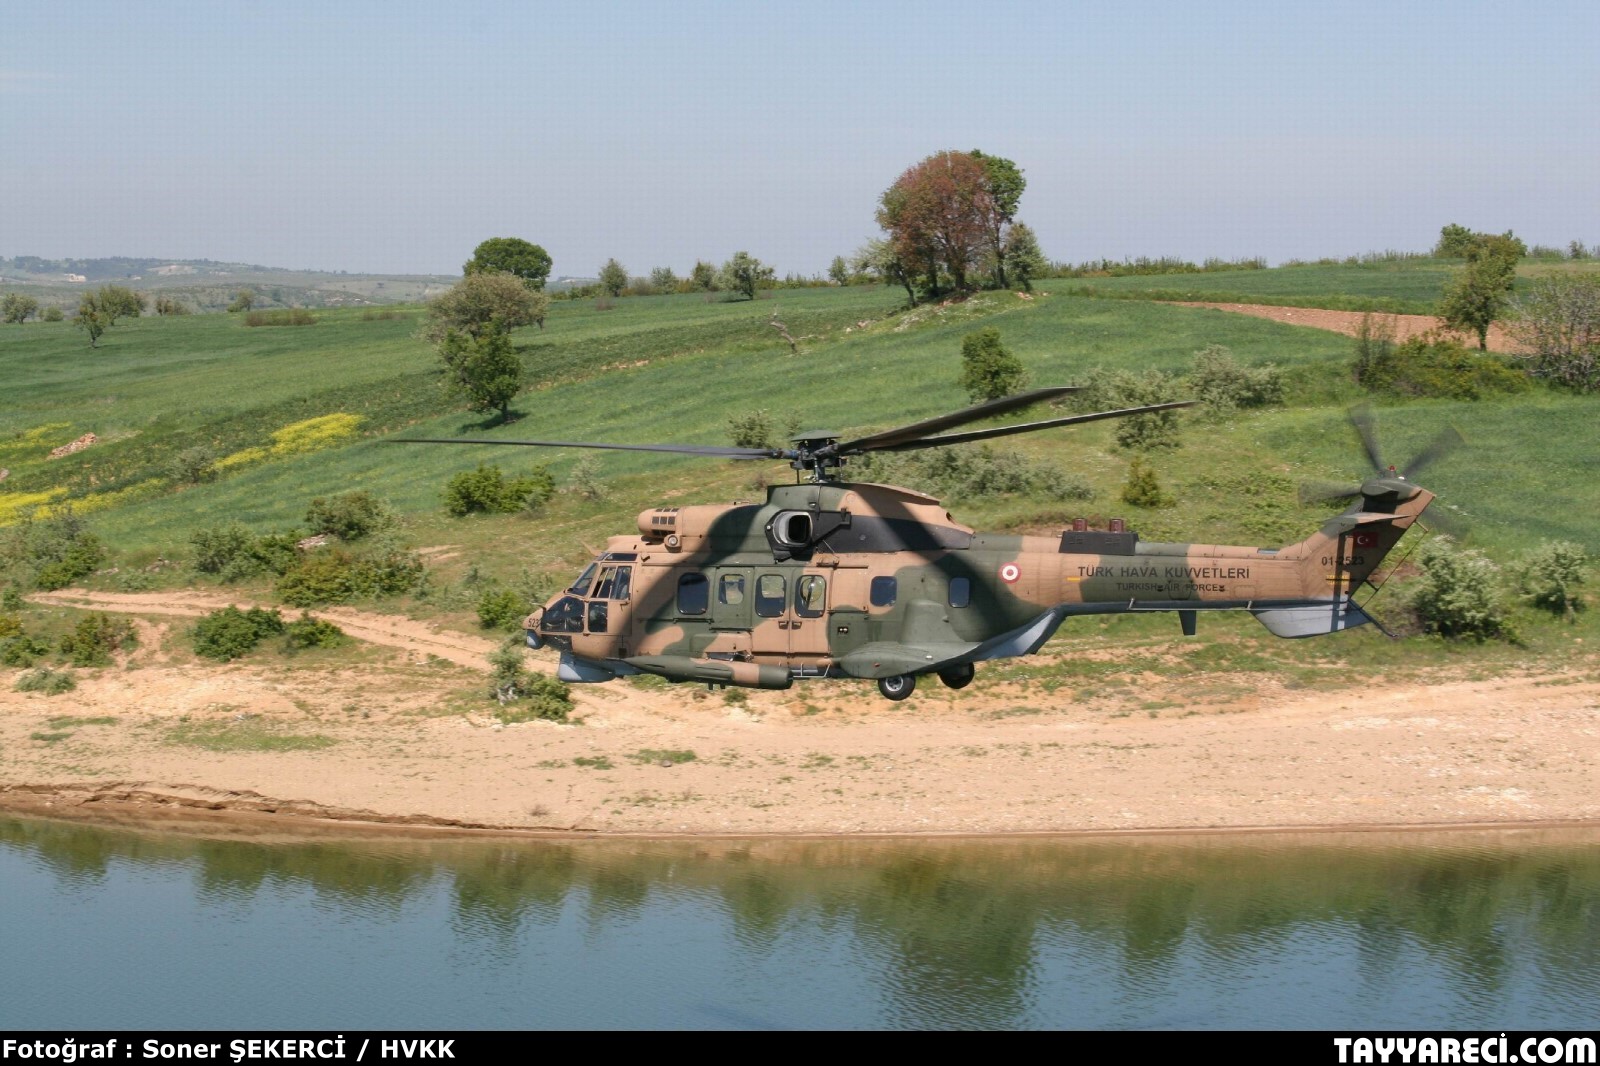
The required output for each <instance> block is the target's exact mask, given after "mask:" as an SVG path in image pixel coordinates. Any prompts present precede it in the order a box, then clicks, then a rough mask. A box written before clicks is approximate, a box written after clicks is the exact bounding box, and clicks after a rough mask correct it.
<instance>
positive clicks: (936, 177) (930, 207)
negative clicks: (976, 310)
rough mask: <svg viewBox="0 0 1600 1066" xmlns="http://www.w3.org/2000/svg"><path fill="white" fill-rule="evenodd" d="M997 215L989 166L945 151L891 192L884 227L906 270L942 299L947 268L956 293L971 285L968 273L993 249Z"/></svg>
mask: <svg viewBox="0 0 1600 1066" xmlns="http://www.w3.org/2000/svg"><path fill="white" fill-rule="evenodd" d="M997 211H998V208H997V206H996V204H995V201H994V197H993V196H992V195H991V194H990V192H989V175H988V171H987V170H986V169H985V167H984V164H983V162H982V161H981V160H979V159H976V158H974V157H973V156H972V155H971V154H969V153H967V152H939V153H937V154H935V155H931V156H929V157H928V158H927V159H924V160H923V161H922V162H920V163H918V164H917V165H915V166H913V167H911V168H910V169H909V170H907V171H906V172H905V173H904V174H902V175H900V177H899V179H898V180H897V181H896V182H895V183H894V184H893V185H891V186H890V187H889V188H888V189H887V190H885V192H884V194H883V196H882V197H881V199H880V201H879V207H878V225H879V226H881V227H883V229H884V230H885V231H886V232H887V233H888V234H889V242H890V243H891V244H893V245H894V248H895V252H896V254H897V255H898V256H899V258H900V261H901V262H902V263H903V264H904V265H905V267H906V269H907V270H908V271H910V272H911V273H913V274H917V275H921V276H923V277H925V278H926V279H927V289H928V292H929V294H930V295H934V296H937V295H938V294H939V272H940V270H941V269H943V270H945V271H948V273H949V275H950V279H951V281H952V283H953V284H954V286H955V288H956V289H958V290H960V289H965V288H966V287H967V271H968V270H969V269H971V268H972V267H973V266H974V265H975V264H976V263H977V261H978V256H979V254H980V252H981V251H982V250H983V249H984V248H986V247H987V246H988V240H989V234H990V233H991V232H992V231H993V230H994V228H995V226H996V225H997V223H996V221H995V215H996V212H997Z"/></svg>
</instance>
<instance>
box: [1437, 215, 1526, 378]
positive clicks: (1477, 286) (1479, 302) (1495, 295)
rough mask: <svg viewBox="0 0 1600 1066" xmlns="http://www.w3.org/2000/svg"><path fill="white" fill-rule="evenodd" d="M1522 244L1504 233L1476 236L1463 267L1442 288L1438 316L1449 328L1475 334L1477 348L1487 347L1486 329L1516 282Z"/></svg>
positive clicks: (1492, 321)
mask: <svg viewBox="0 0 1600 1066" xmlns="http://www.w3.org/2000/svg"><path fill="white" fill-rule="evenodd" d="M1522 247H1523V246H1522V242H1521V241H1519V240H1517V239H1516V238H1515V237H1513V236H1511V234H1509V233H1507V234H1504V235H1503V236H1499V237H1484V236H1479V237H1478V238H1477V239H1476V240H1475V241H1474V242H1473V243H1472V245H1471V246H1470V247H1468V249H1467V265H1466V266H1465V267H1463V268H1462V269H1461V270H1459V271H1457V272H1456V274H1455V276H1454V278H1453V279H1452V280H1451V282H1450V283H1449V284H1448V285H1446V286H1445V290H1444V298H1443V299H1442V300H1441V301H1440V304H1439V311H1440V315H1439V317H1440V318H1441V319H1442V320H1443V321H1444V324H1445V325H1447V326H1449V327H1450V328H1451V329H1459V330H1471V331H1472V332H1474V333H1476V334H1477V335H1478V349H1479V350H1480V351H1487V350H1488V348H1489V327H1490V326H1491V325H1492V324H1493V323H1494V320H1495V318H1496V316H1498V315H1499V314H1500V312H1501V311H1502V310H1503V309H1504V308H1505V306H1506V302H1507V300H1508V299H1509V298H1510V296H1511V286H1512V284H1513V283H1514V282H1515V281H1516V270H1517V259H1518V258H1520V257H1521V255H1522V254H1523V252H1522V251H1519V249H1521V248H1522Z"/></svg>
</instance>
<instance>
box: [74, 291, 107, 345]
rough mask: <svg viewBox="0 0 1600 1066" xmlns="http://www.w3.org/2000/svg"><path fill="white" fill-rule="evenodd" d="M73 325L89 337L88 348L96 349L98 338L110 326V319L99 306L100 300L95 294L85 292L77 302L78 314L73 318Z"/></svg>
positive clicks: (98, 343)
mask: <svg viewBox="0 0 1600 1066" xmlns="http://www.w3.org/2000/svg"><path fill="white" fill-rule="evenodd" d="M72 321H73V324H75V325H76V326H77V327H78V328H79V329H81V330H83V331H84V332H85V333H87V334H88V335H89V347H91V348H98V347H99V346H100V337H101V335H102V334H104V333H105V331H106V327H108V326H109V325H111V321H110V317H109V316H108V315H107V314H106V311H105V308H103V307H101V306H100V298H99V296H97V295H96V294H95V293H92V292H86V293H84V294H83V298H82V299H80V300H79V301H78V313H77V314H76V315H74V316H73V319H72Z"/></svg>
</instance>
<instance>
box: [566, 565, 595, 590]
mask: <svg viewBox="0 0 1600 1066" xmlns="http://www.w3.org/2000/svg"><path fill="white" fill-rule="evenodd" d="M598 569H600V564H599V563H590V564H589V565H588V566H586V567H584V570H583V573H581V574H579V575H578V580H576V581H574V582H573V583H572V587H571V588H569V589H567V591H568V592H570V593H572V594H573V595H574V596H587V595H589V585H590V583H591V582H593V581H594V572H595V571H596V570H598Z"/></svg>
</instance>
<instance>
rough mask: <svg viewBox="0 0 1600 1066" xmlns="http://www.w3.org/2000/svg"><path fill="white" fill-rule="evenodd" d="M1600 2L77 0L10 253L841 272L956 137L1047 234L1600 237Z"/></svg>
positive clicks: (19, 152) (37, 80)
mask: <svg viewBox="0 0 1600 1066" xmlns="http://www.w3.org/2000/svg"><path fill="white" fill-rule="evenodd" d="M1597 45H1600V3H1595V2H1594V0H1577V2H1571V3H1567V2H1544V3H1540V2H1537V0H1534V2H1529V3H1526V4H1510V3H1505V2H1504V0H1496V2H1494V3H1478V2H1472V0H1465V2H1455V3H1445V2H1437V3H1421V2H1414V3H1408V2H1405V0H1386V2H1382V3H1364V2H1359V0H1357V2H1343V3H1338V4H1330V3H1326V2H1320V3H1301V2H1298V0H1259V2H1249V3H1244V2H1237V3H1229V2H1226V0H1213V2H1211V3H1205V4H1201V3H1138V2H1127V3H1117V4H1110V3H1106V2H1105V0H1097V2H1095V3H1092V4H1083V3H1075V2H1056V3H1038V2H1035V3H1028V4H1014V3H1004V2H989V3H983V4H976V3H972V2H970V0H964V2H960V3H946V2H943V0H924V2H920V3H901V2H898V0H873V2H871V3H865V4H862V3H838V4H834V3H825V2H816V0H807V2H806V3H799V4H797V3H785V4H778V3H771V4H769V3H760V2H755V0H746V2H744V3H695V2H692V0H680V2H676V3H671V4H665V3H609V4H608V3H598V2H597V3H572V2H570V0H567V2H564V3H559V4H556V3H550V4H543V3H497V2H470V0H468V2H452V3H449V4H445V3H439V2H437V0H433V2H428V3H410V2H406V0H385V2H382V3H359V2H350V0H332V2H330V0H321V2H317V3H301V2H299V0H279V2H276V3H262V2H260V0H254V2H251V3H231V2H225V0H224V2H217V0H207V2H199V3H177V2H167V3H163V2H151V3H138V2H133V3H129V2H127V0H119V2H116V3H95V2H75V0H52V2H50V3H35V4H22V5H17V6H16V8H15V9H13V10H8V12H7V15H6V20H5V33H4V37H3V39H0V256H15V255H40V256H45V257H49V258H65V257H98V256H111V255H128V256H153V257H171V258H174V259H178V258H195V259H216V260H223V261H234V262H248V263H258V264H262V265H267V266H279V267H289V268H296V269H306V268H309V269H320V270H348V271H352V272H362V273H454V272H457V271H459V270H460V268H461V264H462V263H463V262H464V261H465V260H466V259H467V258H468V257H469V256H470V254H471V252H472V249H473V247H474V246H475V245H476V244H477V243H478V242H479V241H481V240H484V239H485V238H488V237H521V238H524V239H527V240H530V241H533V242H535V243H537V244H540V245H542V246H543V247H544V248H545V249H547V250H548V251H549V252H550V254H551V256H552V257H553V258H554V260H555V265H554V269H553V272H552V273H553V275H555V276H560V275H572V276H592V275H594V274H596V273H597V272H598V270H599V268H600V266H601V264H603V263H604V262H605V261H606V259H607V258H611V257H615V258H616V259H618V260H619V261H620V262H622V263H623V264H624V265H625V266H627V267H628V268H629V270H630V271H631V272H632V273H634V274H644V273H647V272H648V271H649V270H650V269H651V268H653V267H657V266H670V267H672V268H674V269H675V270H676V271H678V273H680V274H683V273H686V272H687V271H688V269H689V268H690V267H691V266H692V265H693V264H694V262H695V260H696V259H705V260H708V261H712V262H717V263H720V262H721V261H723V260H725V259H727V258H728V257H729V256H731V255H732V254H733V253H734V252H735V251H738V250H746V251H749V252H750V253H751V254H753V255H755V256H757V257H759V258H760V259H762V260H763V261H764V262H766V263H768V264H769V265H771V266H773V267H775V268H776V269H777V271H778V273H779V274H780V275H782V274H786V273H796V274H804V275H809V274H818V273H822V272H825V271H826V270H827V267H828V264H829V262H830V261H831V260H832V259H833V257H834V256H835V255H841V254H842V255H845V256H846V257H848V256H849V255H850V254H851V252H852V251H854V250H855V249H856V248H858V247H860V246H861V245H862V244H863V243H864V242H865V241H866V240H867V239H869V238H871V237H875V236H879V235H881V234H880V232H879V230H878V227H877V225H876V222H875V221H874V212H875V210H876V207H877V202H878V198H879V197H880V196H881V195H882V193H883V191H884V190H885V189H886V188H888V187H889V186H890V185H891V184H893V182H894V181H895V179H896V178H897V177H898V176H899V175H900V174H901V173H902V172H903V171H904V170H905V169H906V168H908V167H910V166H912V165H913V164H915V163H917V162H918V161H919V160H921V159H923V158H925V157H926V156H929V155H931V154H933V153H935V152H939V151H944V150H948V149H956V150H970V149H973V148H978V149H981V150H983V151H984V152H989V153H993V154H997V155H1001V156H1005V157H1007V158H1010V159H1012V160H1014V161H1015V162H1016V163H1017V164H1018V165H1019V166H1020V167H1021V168H1022V170H1023V173H1024V176H1025V177H1026V179H1027V182H1028V186H1027V191H1026V192H1025V193H1024V194H1023V197H1022V202H1021V208H1020V211H1019V218H1020V219H1021V220H1023V221H1025V222H1027V223H1029V224H1030V225H1031V226H1032V227H1033V229H1034V230H1035V232H1036V233H1037V234H1038V237H1039V240H1040V244H1041V245H1042V247H1043V249H1044V251H1045V253H1046V255H1048V256H1049V257H1050V258H1052V259H1055V260H1057V261H1066V262H1081V261H1084V260H1089V259H1097V258H1101V257H1107V258H1112V259H1122V258H1127V257H1135V256H1152V257H1154V256H1164V255H1169V256H1180V257H1183V258H1187V259H1194V260H1199V259H1203V258H1206V257H1210V256H1216V257H1221V258H1239V257H1245V256H1262V257H1265V258H1266V259H1268V260H1269V261H1270V262H1273V263H1278V262H1282V261H1283V260H1285V259H1289V258H1305V259H1314V258H1318V257H1322V256H1340V257H1342V256H1346V255H1357V254H1361V253H1364V252H1373V251H1382V250H1386V249H1397V250H1402V251H1422V250H1425V249H1427V248H1429V247H1431V246H1432V244H1433V242H1434V241H1435V239H1436V238H1437V236H1438V232H1439V229H1440V227H1442V226H1444V225H1445V224H1447V223H1458V224H1461V225H1465V226H1467V227H1469V228H1471V229H1474V230H1479V231H1485V232H1497V233H1498V232H1503V231H1505V230H1508V229H1510V230H1514V231H1515V232H1516V234H1517V235H1518V236H1520V237H1522V238H1524V239H1525V240H1526V241H1528V242H1529V243H1530V244H1534V243H1542V244H1552V245H1558V246H1561V247H1565V246H1566V245H1567V244H1568V242H1569V241H1572V240H1574V239H1577V240H1582V241H1584V242H1586V243H1589V244H1597V243H1600V182H1597V177H1600V61H1597V59H1600V55H1597Z"/></svg>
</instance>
